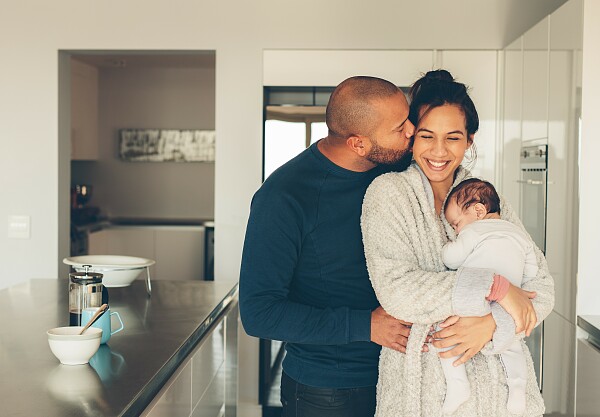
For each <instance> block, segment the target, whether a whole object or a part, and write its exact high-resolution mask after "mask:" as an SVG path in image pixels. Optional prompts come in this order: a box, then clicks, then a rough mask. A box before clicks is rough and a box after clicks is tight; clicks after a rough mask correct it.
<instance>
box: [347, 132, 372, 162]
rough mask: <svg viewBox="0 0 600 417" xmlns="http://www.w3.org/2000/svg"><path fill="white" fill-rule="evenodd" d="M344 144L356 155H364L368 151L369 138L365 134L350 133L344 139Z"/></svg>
mask: <svg viewBox="0 0 600 417" xmlns="http://www.w3.org/2000/svg"><path fill="white" fill-rule="evenodd" d="M346 144H347V145H348V147H349V148H350V149H352V151H353V152H355V153H356V154H358V156H361V157H364V156H365V155H366V154H367V151H368V144H369V139H368V138H367V137H366V136H361V135H352V136H350V137H349V138H348V139H346Z"/></svg>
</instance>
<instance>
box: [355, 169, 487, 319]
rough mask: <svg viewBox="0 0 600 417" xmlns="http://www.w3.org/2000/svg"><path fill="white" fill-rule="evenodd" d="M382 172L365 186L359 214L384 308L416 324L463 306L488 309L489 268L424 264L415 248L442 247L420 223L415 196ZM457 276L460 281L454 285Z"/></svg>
mask: <svg viewBox="0 0 600 417" xmlns="http://www.w3.org/2000/svg"><path fill="white" fill-rule="evenodd" d="M388 175H390V174H388ZM386 177H387V175H384V176H381V177H378V178H377V179H375V181H373V183H372V184H371V186H370V187H369V188H368V189H367V193H366V195H365V199H364V202H363V211H362V217H361V227H362V233H363V242H364V247H365V255H366V259H367V267H368V270H369V277H370V279H371V283H372V285H373V289H374V290H375V294H376V295H377V299H378V300H379V302H380V303H381V306H382V307H383V309H384V310H385V311H386V312H387V313H388V314H390V315H392V316H394V317H396V318H398V319H401V320H405V321H408V322H411V323H415V324H431V323H435V322H438V321H441V320H444V319H446V318H448V317H449V316H452V315H453V314H458V315H468V314H460V313H466V312H475V311H477V313H476V314H471V315H484V314H487V313H489V309H490V307H489V302H487V301H486V300H485V296H486V295H487V293H488V292H489V289H490V288H491V284H492V280H493V275H494V274H493V271H491V270H477V269H471V268H469V269H466V268H464V269H463V268H461V269H460V270H459V271H458V272H456V271H440V272H433V271H430V270H425V269H423V268H422V267H421V266H420V265H419V261H418V259H417V256H416V252H417V251H420V252H422V253H423V254H425V255H426V256H435V257H438V256H440V254H439V250H440V249H441V248H439V249H436V248H432V247H431V245H432V241H433V239H435V237H434V236H429V237H428V234H430V233H431V232H428V231H427V229H426V227H425V226H424V224H423V221H422V218H423V207H421V206H420V202H419V201H416V198H414V196H411V195H408V194H407V190H406V189H402V187H399V186H397V185H396V184H394V183H393V180H390V179H389V177H387V178H386ZM407 188H408V186H407ZM411 236H412V237H413V238H412V239H411ZM433 262H434V260H431V263H433ZM459 276H460V277H461V278H459ZM482 277H485V278H483V279H482ZM457 282H460V283H462V285H460V286H458V287H457ZM455 287H457V288H455ZM456 290H460V291H458V292H457V291H456ZM453 300H454V301H457V302H454V303H453ZM456 310H458V311H456ZM459 311H460V313H459Z"/></svg>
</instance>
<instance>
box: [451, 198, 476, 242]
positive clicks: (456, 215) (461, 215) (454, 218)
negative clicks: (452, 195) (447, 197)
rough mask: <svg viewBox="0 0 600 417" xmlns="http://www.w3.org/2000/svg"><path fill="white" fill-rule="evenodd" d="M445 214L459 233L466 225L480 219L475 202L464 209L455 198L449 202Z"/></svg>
mask: <svg viewBox="0 0 600 417" xmlns="http://www.w3.org/2000/svg"><path fill="white" fill-rule="evenodd" d="M444 214H445V215H446V220H448V223H450V226H452V227H453V228H454V231H455V232H456V234H457V235H458V234H459V233H460V231H461V230H462V229H463V228H464V227H465V226H466V225H468V224H471V223H473V222H474V221H476V220H478V217H477V211H476V210H475V204H472V205H471V206H470V207H467V208H466V209H465V210H463V209H461V208H460V207H459V206H458V204H456V200H454V199H453V200H452V201H450V203H448V206H447V207H446V211H445V212H444Z"/></svg>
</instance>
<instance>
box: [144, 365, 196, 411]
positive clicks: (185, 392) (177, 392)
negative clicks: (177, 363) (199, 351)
mask: <svg viewBox="0 0 600 417" xmlns="http://www.w3.org/2000/svg"><path fill="white" fill-rule="evenodd" d="M191 385H192V362H191V361H188V362H187V363H186V364H185V365H182V368H180V370H178V371H176V374H175V375H174V376H173V377H171V379H170V380H169V381H168V382H167V384H166V386H165V388H163V389H162V390H161V392H160V393H159V394H158V395H157V398H156V399H155V400H154V401H153V403H152V404H151V405H149V406H148V408H147V409H146V410H145V411H144V413H142V415H143V416H145V417H189V415H190V413H191V412H192V390H191V388H190V387H191Z"/></svg>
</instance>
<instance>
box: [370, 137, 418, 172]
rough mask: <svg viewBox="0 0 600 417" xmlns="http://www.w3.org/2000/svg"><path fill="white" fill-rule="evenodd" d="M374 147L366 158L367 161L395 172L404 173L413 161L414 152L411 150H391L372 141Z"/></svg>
mask: <svg viewBox="0 0 600 417" xmlns="http://www.w3.org/2000/svg"><path fill="white" fill-rule="evenodd" d="M372 144H373V147H372V148H371V151H370V152H369V154H368V155H367V156H366V158H367V160H369V161H371V162H373V163H376V164H381V165H387V166H388V167H392V168H393V170H394V171H404V170H405V169H406V168H407V167H408V166H409V165H410V162H411V160H412V152H411V151H410V150H409V149H389V148H384V147H382V146H379V144H378V143H377V142H375V141H372Z"/></svg>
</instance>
